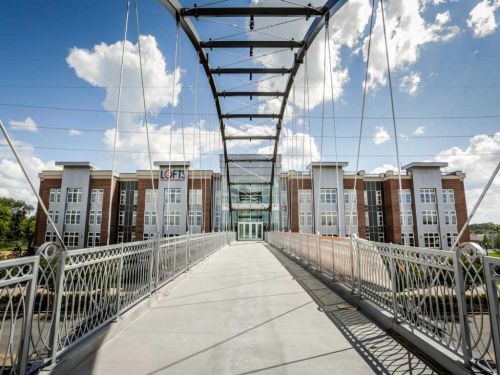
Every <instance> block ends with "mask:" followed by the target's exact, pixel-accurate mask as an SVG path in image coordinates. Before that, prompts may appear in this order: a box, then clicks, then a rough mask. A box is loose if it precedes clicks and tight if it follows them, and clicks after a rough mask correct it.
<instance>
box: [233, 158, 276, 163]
mask: <svg viewBox="0 0 500 375" xmlns="http://www.w3.org/2000/svg"><path fill="white" fill-rule="evenodd" d="M227 161H228V162H229V163H240V162H241V163H252V162H255V163H267V162H270V161H274V159H273V158H260V159H251V158H228V159H227Z"/></svg>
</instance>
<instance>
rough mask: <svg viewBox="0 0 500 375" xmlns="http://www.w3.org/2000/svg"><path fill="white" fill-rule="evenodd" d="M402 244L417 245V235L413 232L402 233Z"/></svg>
mask: <svg viewBox="0 0 500 375" xmlns="http://www.w3.org/2000/svg"><path fill="white" fill-rule="evenodd" d="M401 245H404V246H415V235H414V234H413V233H401Z"/></svg>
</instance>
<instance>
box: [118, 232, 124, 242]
mask: <svg viewBox="0 0 500 375" xmlns="http://www.w3.org/2000/svg"><path fill="white" fill-rule="evenodd" d="M116 240H117V242H118V243H123V232H118V236H117V238H116Z"/></svg>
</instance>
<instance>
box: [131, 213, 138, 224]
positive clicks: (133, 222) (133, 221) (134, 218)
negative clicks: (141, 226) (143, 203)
mask: <svg viewBox="0 0 500 375" xmlns="http://www.w3.org/2000/svg"><path fill="white" fill-rule="evenodd" d="M136 223H137V211H132V225H133V226H135V225H136Z"/></svg>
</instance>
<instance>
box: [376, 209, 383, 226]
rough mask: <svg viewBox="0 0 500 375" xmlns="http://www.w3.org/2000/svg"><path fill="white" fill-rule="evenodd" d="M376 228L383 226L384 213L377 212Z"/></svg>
mask: <svg viewBox="0 0 500 375" xmlns="http://www.w3.org/2000/svg"><path fill="white" fill-rule="evenodd" d="M377 226H379V227H383V226H384V213H383V212H382V211H377Z"/></svg>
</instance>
